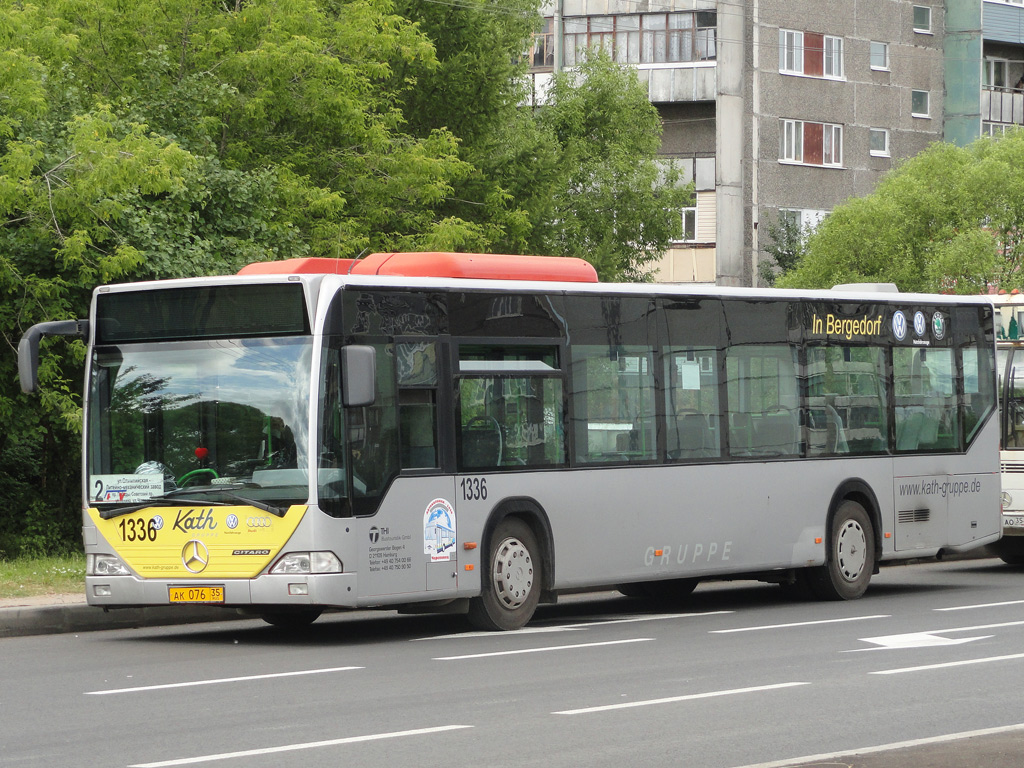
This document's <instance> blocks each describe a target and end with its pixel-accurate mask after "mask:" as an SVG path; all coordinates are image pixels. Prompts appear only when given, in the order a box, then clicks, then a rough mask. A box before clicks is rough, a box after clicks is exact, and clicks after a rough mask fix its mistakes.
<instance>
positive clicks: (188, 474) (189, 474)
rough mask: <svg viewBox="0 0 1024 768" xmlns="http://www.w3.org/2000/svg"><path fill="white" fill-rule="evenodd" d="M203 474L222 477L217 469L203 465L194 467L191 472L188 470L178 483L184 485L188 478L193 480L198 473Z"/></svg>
mask: <svg viewBox="0 0 1024 768" xmlns="http://www.w3.org/2000/svg"><path fill="white" fill-rule="evenodd" d="M203 474H207V475H213V476H214V477H215V478H218V477H220V475H218V474H217V470H215V469H211V468H209V467H201V468H200V469H193V470H192V471H191V472H186V473H185V474H184V475H182V476H181V477H179V478H178V485H179V486H184V485H185V481H186V480H191V479H192V478H193V477H195V476H196V475H203Z"/></svg>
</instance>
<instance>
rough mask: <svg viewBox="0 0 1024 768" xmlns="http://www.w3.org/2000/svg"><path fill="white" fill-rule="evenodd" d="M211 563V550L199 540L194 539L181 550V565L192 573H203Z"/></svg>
mask: <svg viewBox="0 0 1024 768" xmlns="http://www.w3.org/2000/svg"><path fill="white" fill-rule="evenodd" d="M209 562H210V550H208V549H207V548H206V545H205V544H203V542H201V541H198V540H197V539H192V541H190V542H189V543H188V544H186V545H185V546H184V547H183V548H182V550H181V563H182V565H184V566H185V568H186V570H188V571H189V572H190V573H202V572H203V571H204V570H205V569H206V566H207V564H208V563H209Z"/></svg>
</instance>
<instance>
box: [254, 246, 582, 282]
mask: <svg viewBox="0 0 1024 768" xmlns="http://www.w3.org/2000/svg"><path fill="white" fill-rule="evenodd" d="M238 274H240V275H282V274H287V275H297V274H329V275H391V276H395V277H457V278H467V279H477V280H539V281H558V282H566V283H596V282H597V271H596V270H595V269H594V267H593V266H592V265H591V264H590V262H588V261H585V260H584V259H577V258H572V257H555V256H514V255H509V254H500V253H442V252H438V251H429V252H425V253H371V254H370V255H369V256H367V257H366V258H364V259H325V258H305V259H285V260H283V261H261V262H257V263H255V264H249V265H247V266H245V267H242V269H240V270H239V271H238Z"/></svg>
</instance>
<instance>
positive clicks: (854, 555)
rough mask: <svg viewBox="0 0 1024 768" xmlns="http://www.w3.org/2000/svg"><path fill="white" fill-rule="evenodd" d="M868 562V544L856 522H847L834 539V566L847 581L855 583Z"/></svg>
mask: <svg viewBox="0 0 1024 768" xmlns="http://www.w3.org/2000/svg"><path fill="white" fill-rule="evenodd" d="M867 561H868V542H867V539H866V538H865V536H864V529H863V528H862V527H861V526H860V523H858V522H857V521H856V520H847V521H846V522H845V523H843V527H842V528H840V529H839V535H838V536H837V537H836V564H837V565H838V566H839V572H840V573H841V574H843V578H844V579H846V580H847V581H856V580H857V579H858V578H859V577H860V575H861V573H862V572H863V571H864V567H865V566H866V565H867Z"/></svg>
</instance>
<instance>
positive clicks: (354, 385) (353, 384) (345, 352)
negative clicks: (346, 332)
mask: <svg viewBox="0 0 1024 768" xmlns="http://www.w3.org/2000/svg"><path fill="white" fill-rule="evenodd" d="M341 365H342V370H343V371H344V373H343V382H342V388H343V389H342V397H343V398H344V403H345V405H346V406H350V407H356V408H358V407H364V406H367V405H373V401H374V400H375V399H376V389H377V352H376V350H375V349H374V348H373V347H370V346H363V345H359V344H350V345H348V346H347V347H342V348H341Z"/></svg>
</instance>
